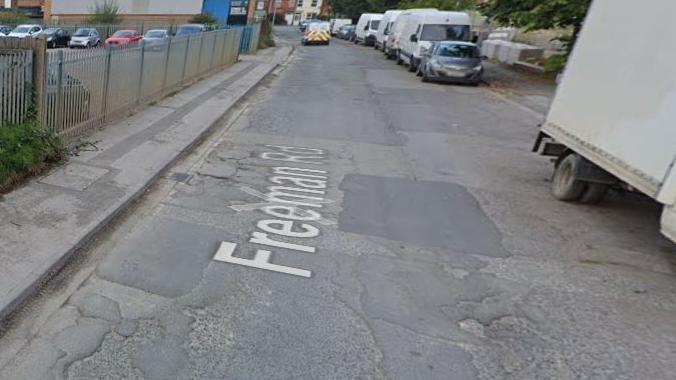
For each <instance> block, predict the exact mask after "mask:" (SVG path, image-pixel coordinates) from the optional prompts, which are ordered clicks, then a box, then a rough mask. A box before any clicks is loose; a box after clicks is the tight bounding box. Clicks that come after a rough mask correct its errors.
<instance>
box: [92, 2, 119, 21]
mask: <svg viewBox="0 0 676 380" xmlns="http://www.w3.org/2000/svg"><path fill="white" fill-rule="evenodd" d="M90 12H91V13H92V15H91V16H90V17H89V23H91V24H95V25H102V24H119V23H121V22H122V16H120V7H119V6H118V5H117V1H116V0H103V2H100V3H99V2H98V1H97V2H96V4H95V5H94V7H93V8H92V9H90Z"/></svg>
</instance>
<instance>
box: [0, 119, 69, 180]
mask: <svg viewBox="0 0 676 380" xmlns="http://www.w3.org/2000/svg"><path fill="white" fill-rule="evenodd" d="M64 158H65V150H64V149H63V147H62V145H61V142H60V140H59V138H58V137H57V136H56V135H54V133H53V132H51V131H45V130H43V129H41V128H40V127H39V126H38V125H37V122H35V121H33V120H31V121H28V122H26V123H24V124H21V125H15V126H4V127H0V190H3V189H4V188H5V187H6V186H8V185H9V184H11V183H12V182H13V181H16V180H17V179H20V178H22V177H24V176H26V175H28V174H30V173H31V172H33V171H36V170H38V169H39V168H40V167H41V166H42V165H43V164H45V163H55V162H59V161H61V160H63V159H64Z"/></svg>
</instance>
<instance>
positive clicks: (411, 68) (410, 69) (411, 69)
mask: <svg viewBox="0 0 676 380" xmlns="http://www.w3.org/2000/svg"><path fill="white" fill-rule="evenodd" d="M417 66H418V65H416V64H415V59H413V58H411V59H410V60H409V62H408V72H409V73H412V72H415V71H416V70H417Z"/></svg>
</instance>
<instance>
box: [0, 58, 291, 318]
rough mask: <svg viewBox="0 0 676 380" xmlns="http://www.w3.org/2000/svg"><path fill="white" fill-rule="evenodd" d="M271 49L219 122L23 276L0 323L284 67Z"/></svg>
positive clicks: (2, 303)
mask: <svg viewBox="0 0 676 380" xmlns="http://www.w3.org/2000/svg"><path fill="white" fill-rule="evenodd" d="M273 49H276V51H275V54H274V56H275V58H277V59H276V60H275V61H276V62H269V67H268V68H267V69H266V70H265V71H264V72H262V73H260V75H259V77H257V78H256V79H255V80H254V81H252V83H250V84H249V85H248V88H247V89H245V90H244V91H243V92H242V93H240V94H239V96H238V97H237V98H236V99H234V100H233V101H232V104H231V106H230V107H228V108H225V109H223V110H222V112H221V114H220V115H219V117H218V118H215V119H214V120H213V121H212V122H211V123H210V125H208V126H207V127H206V128H204V129H203V130H202V131H200V132H199V133H198V134H196V135H195V136H193V137H191V139H190V141H189V142H188V143H187V144H185V145H184V146H183V147H182V148H181V149H178V150H176V151H175V153H174V154H173V156H172V157H171V158H170V159H168V160H167V161H166V162H165V163H164V164H163V166H162V167H161V168H159V169H158V170H157V171H156V172H155V173H153V174H152V176H150V177H149V178H148V180H147V181H146V182H145V184H144V185H143V186H141V188H140V189H138V190H137V191H135V192H134V193H133V194H130V195H129V196H127V197H124V198H123V199H121V200H119V201H118V202H116V203H114V204H113V205H112V206H111V207H109V208H108V210H106V211H107V212H105V213H102V214H100V215H99V216H98V218H97V219H95V220H93V221H92V223H89V224H87V225H85V226H83V228H82V230H81V231H79V237H78V238H77V241H76V242H74V243H73V244H72V245H71V246H70V247H68V249H66V250H63V251H62V252H58V253H57V254H50V255H47V256H49V257H50V258H52V260H51V261H52V262H49V263H45V264H46V265H43V268H46V269H45V270H40V271H36V272H32V273H26V274H25V276H23V277H22V283H21V284H20V285H19V286H17V287H16V290H13V291H12V292H10V293H9V294H8V296H6V297H5V298H4V299H0V323H1V322H3V321H5V320H6V319H7V318H8V317H10V316H11V315H12V314H13V313H14V312H16V311H18V310H19V309H20V307H21V305H22V304H23V302H24V301H26V300H27V299H28V298H29V297H30V296H32V295H33V294H35V293H36V292H37V291H38V290H39V289H40V288H41V287H42V286H44V284H46V283H47V282H48V281H49V280H50V279H51V278H52V277H53V276H54V275H55V274H56V273H58V271H59V270H60V269H61V268H62V267H63V266H64V265H65V264H66V263H67V262H68V260H69V259H70V258H71V257H72V255H74V254H75V253H76V252H77V251H78V250H80V249H81V248H83V247H86V246H87V244H88V243H90V242H91V241H93V239H94V237H95V236H96V235H97V234H98V233H99V232H101V231H102V230H103V229H104V228H106V227H107V226H108V225H109V224H110V223H111V222H112V221H113V220H114V219H115V218H116V217H117V216H118V215H121V214H122V213H123V212H124V211H125V210H127V209H128V208H129V207H130V206H131V205H132V204H133V203H134V202H136V201H137V200H139V199H140V198H141V197H142V196H143V195H144V193H145V192H146V191H147V190H148V189H149V188H150V187H151V186H153V185H154V184H155V183H156V182H157V181H158V179H159V178H160V177H162V176H163V175H164V174H165V173H166V172H167V170H169V168H171V167H172V166H173V165H174V164H175V163H176V162H177V161H178V160H179V159H180V158H181V157H182V156H183V155H184V154H186V153H187V152H189V151H191V150H192V149H193V148H194V147H195V146H196V145H198V144H199V143H200V142H201V141H203V140H204V139H205V138H206V137H207V136H209V135H210V134H212V133H213V132H214V130H215V129H216V127H217V126H218V125H219V124H220V122H221V121H222V120H223V119H224V117H225V116H226V115H227V114H228V112H229V111H230V110H231V109H232V108H233V107H235V106H237V105H238V104H239V103H240V102H241V101H242V100H243V99H244V98H246V97H247V96H248V95H249V94H251V92H252V91H254V90H255V89H256V88H257V87H258V85H259V84H260V83H261V82H262V81H263V79H265V78H266V77H268V76H269V75H270V74H271V73H272V72H273V71H274V70H275V69H276V68H277V67H278V66H280V65H281V64H283V63H284V61H286V60H287V59H288V58H289V56H290V55H291V54H292V52H293V49H292V48H290V47H286V46H285V47H279V48H273ZM279 53H281V54H279ZM278 57H279V58H278ZM27 272H30V271H27Z"/></svg>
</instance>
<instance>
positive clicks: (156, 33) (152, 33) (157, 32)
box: [146, 30, 167, 38]
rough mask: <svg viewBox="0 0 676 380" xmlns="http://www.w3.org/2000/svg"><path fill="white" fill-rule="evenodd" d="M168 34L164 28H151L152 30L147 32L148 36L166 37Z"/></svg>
mask: <svg viewBox="0 0 676 380" xmlns="http://www.w3.org/2000/svg"><path fill="white" fill-rule="evenodd" d="M166 35H167V32H165V31H162V30H151V31H150V32H148V33H146V37H148V38H164V37H166Z"/></svg>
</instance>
